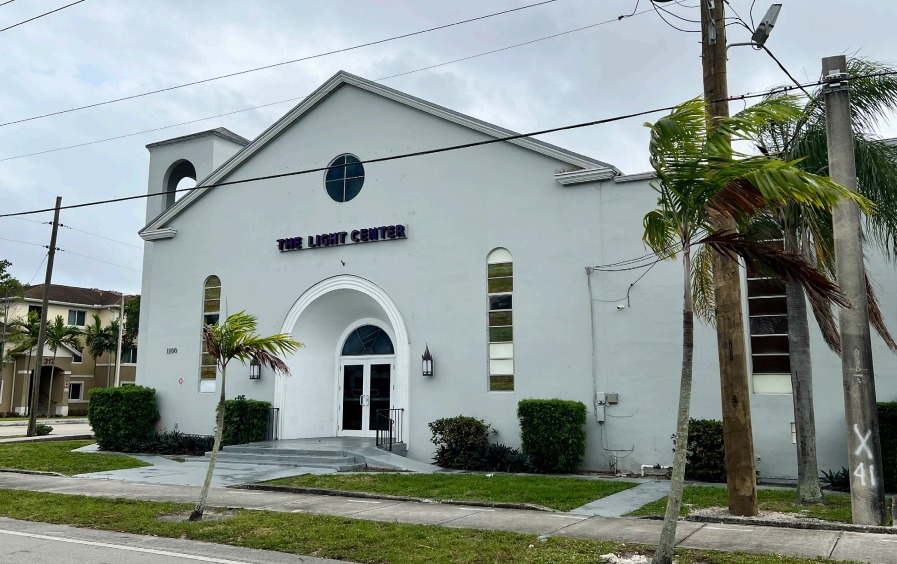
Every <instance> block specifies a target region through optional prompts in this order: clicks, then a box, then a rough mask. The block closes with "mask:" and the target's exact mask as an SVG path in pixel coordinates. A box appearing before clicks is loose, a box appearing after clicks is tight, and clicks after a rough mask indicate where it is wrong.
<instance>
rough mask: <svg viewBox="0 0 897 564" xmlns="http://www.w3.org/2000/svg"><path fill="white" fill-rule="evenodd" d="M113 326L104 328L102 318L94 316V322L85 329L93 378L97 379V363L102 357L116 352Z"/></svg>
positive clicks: (107, 381) (107, 371)
mask: <svg viewBox="0 0 897 564" xmlns="http://www.w3.org/2000/svg"><path fill="white" fill-rule="evenodd" d="M111 327H112V324H111V323H110V325H107V326H106V327H103V322H102V321H100V316H99V315H97V314H96V313H95V314H93V322H92V323H90V324H89V325H88V326H87V327H85V328H84V341H85V343H86V344H87V350H88V351H89V352H90V356H92V357H93V377H94V378H96V377H97V363H98V362H99V360H100V357H101V356H103V355H104V354H106V353H107V352H110V351H113V350H116V348H117V344H118V343H117V342H115V340H114V339H113V337H112V335H111ZM106 387H109V368H108V366H107V367H106Z"/></svg>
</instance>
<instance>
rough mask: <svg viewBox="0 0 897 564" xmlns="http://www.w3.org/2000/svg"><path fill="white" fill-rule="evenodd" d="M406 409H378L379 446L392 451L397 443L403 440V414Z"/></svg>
mask: <svg viewBox="0 0 897 564" xmlns="http://www.w3.org/2000/svg"><path fill="white" fill-rule="evenodd" d="M404 412H405V410H404V409H378V410H377V419H376V425H377V447H378V448H383V449H386V450H388V451H392V447H393V445H394V444H396V443H400V442H402V415H403V413H404Z"/></svg>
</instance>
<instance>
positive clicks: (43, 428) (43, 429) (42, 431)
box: [34, 423, 53, 437]
mask: <svg viewBox="0 0 897 564" xmlns="http://www.w3.org/2000/svg"><path fill="white" fill-rule="evenodd" d="M52 432H53V427H50V426H49V425H44V424H43V423H38V424H37V426H36V427H35V428H34V434H35V435H37V436H38V437H42V436H44V435H49V434H50V433H52Z"/></svg>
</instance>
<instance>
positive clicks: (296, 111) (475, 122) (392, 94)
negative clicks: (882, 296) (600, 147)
mask: <svg viewBox="0 0 897 564" xmlns="http://www.w3.org/2000/svg"><path fill="white" fill-rule="evenodd" d="M344 85H350V86H354V87H356V88H360V89H362V90H365V91H367V92H371V93H372V94H376V95H378V96H383V97H384V98H388V99H390V100H393V101H396V102H399V103H400V104H404V105H406V106H409V107H411V108H415V109H417V110H420V111H422V112H425V113H428V114H431V115H434V116H436V117H439V118H442V119H444V120H446V121H450V122H452V123H456V124H459V125H462V126H464V127H468V128H470V129H473V130H475V131H479V132H481V133H485V134H486V135H489V136H492V137H496V138H498V137H508V136H512V135H517V133H516V132H514V131H511V130H510V129H505V128H503V127H499V126H497V125H494V124H491V123H488V122H485V121H482V120H479V119H476V118H474V117H471V116H468V115H465V114H462V113H460V112H456V111H454V110H450V109H448V108H445V107H443V106H440V105H438V104H434V103H432V102H428V101H426V100H422V99H420V98H417V97H415V96H411V95H409V94H405V93H404V92H400V91H398V90H395V89H393V88H389V87H388V86H384V85H382V84H379V83H376V82H372V81H370V80H367V79H364V78H361V77H359V76H355V75H353V74H350V73H347V72H345V71H339V72H338V73H336V74H335V75H333V77H331V78H330V80H328V81H327V82H325V83H324V84H323V85H321V86H320V87H319V88H318V89H317V90H315V91H314V92H312V93H311V94H310V95H308V96H307V97H306V98H305V99H304V100H303V101H302V102H300V103H299V104H297V105H296V106H295V107H294V108H293V109H292V110H290V111H289V112H287V113H286V114H285V115H284V116H283V117H282V118H280V119H279V120H278V121H276V122H275V123H274V124H273V125H272V126H271V127H269V128H268V129H267V130H265V131H264V132H263V133H262V134H261V135H259V136H258V137H256V138H255V139H254V140H253V141H252V142H251V143H250V144H249V145H247V146H245V147H244V148H243V149H242V150H240V151H239V152H238V153H237V154H235V155H234V156H233V157H231V158H230V159H229V160H228V161H226V162H225V163H224V164H223V165H221V166H220V167H219V168H218V169H216V170H215V171H214V172H212V173H211V174H210V175H209V176H207V177H206V178H204V179H203V180H201V181H200V182H198V183H197V187H198V188H199V189H197V190H194V191H192V192H190V193H188V194H187V195H186V196H184V197H183V198H181V199H180V200H178V201H177V202H176V203H175V204H174V205H173V206H171V207H170V208H169V209H168V210H166V211H165V212H163V213H161V214H159V216H158V217H156V218H155V219H153V220H152V221H150V223H149V224H147V225H146V226H145V227H144V228H143V229H141V230H140V232H139V234H140V236H141V237H143V238H144V239H145V240H155V239H160V238H167V237H173V236H174V235H175V231H174V230H172V229H165V228H164V227H165V225H166V224H167V223H168V222H170V221H171V220H172V219H174V218H175V217H177V216H178V215H179V214H180V213H181V212H182V211H183V210H185V209H186V208H188V207H189V206H190V205H192V204H193V202H195V201H196V200H198V199H199V198H202V197H203V195H204V194H205V193H206V192H207V191H208V190H209V189H210V188H203V186H210V185H213V184H216V183H218V182H223V181H224V180H225V179H226V178H227V176H228V175H229V174H231V173H232V172H233V171H235V170H236V169H237V168H239V167H240V165H242V164H243V163H244V162H246V161H247V160H248V159H250V158H252V156H253V155H254V154H255V153H256V152H258V151H259V150H261V149H262V148H263V147H265V146H266V145H267V144H268V143H270V142H272V141H273V140H274V139H275V138H276V137H277V136H278V135H280V133H281V132H283V131H284V130H285V129H287V128H288V127H289V126H291V125H292V124H293V123H295V122H296V121H298V120H299V119H301V118H302V116H303V115H305V114H306V113H308V112H309V111H311V110H312V109H313V108H314V107H315V106H317V105H318V104H319V103H321V102H322V101H323V100H324V99H326V98H327V97H328V96H329V95H330V94H332V93H333V92H335V91H336V90H337V89H339V88H340V87H342V86H344ZM507 142H508V143H513V144H514V145H518V146H520V147H523V148H525V149H529V150H531V151H535V152H537V153H541V154H543V155H547V156H549V157H552V158H555V159H557V160H559V161H561V162H564V163H568V164H570V165H572V166H573V167H577V168H580V169H588V170H591V171H595V172H599V173H603V174H604V175H605V176H606V177H608V178H611V177H613V176H615V175H617V174H619V173H620V171H619V170H618V169H617V168H616V167H614V166H613V165H611V164H608V163H605V162H602V161H599V160H596V159H593V158H591V157H587V156H585V155H581V154H579V153H575V152H573V151H568V150H566V149H562V148H560V147H558V146H556V145H552V144H551V143H545V142H544V141H539V140H537V139H532V138H529V137H524V138H521V139H514V140H511V141H507ZM160 143H165V142H164V141H162V142H160Z"/></svg>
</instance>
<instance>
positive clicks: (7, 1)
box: [0, 0, 16, 8]
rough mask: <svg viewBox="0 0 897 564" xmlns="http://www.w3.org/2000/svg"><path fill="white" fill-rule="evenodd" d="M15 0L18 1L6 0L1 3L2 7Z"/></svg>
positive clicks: (0, 6)
mask: <svg viewBox="0 0 897 564" xmlns="http://www.w3.org/2000/svg"><path fill="white" fill-rule="evenodd" d="M15 1H16V0H6V2H4V3H2V4H0V8H2V7H3V6H6V5H7V4H12V3H13V2H15Z"/></svg>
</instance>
